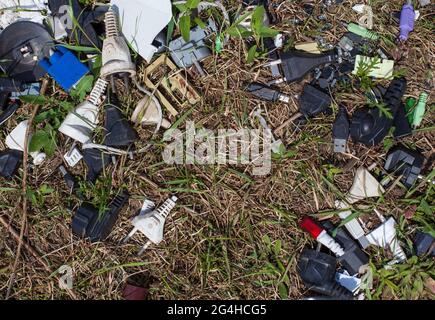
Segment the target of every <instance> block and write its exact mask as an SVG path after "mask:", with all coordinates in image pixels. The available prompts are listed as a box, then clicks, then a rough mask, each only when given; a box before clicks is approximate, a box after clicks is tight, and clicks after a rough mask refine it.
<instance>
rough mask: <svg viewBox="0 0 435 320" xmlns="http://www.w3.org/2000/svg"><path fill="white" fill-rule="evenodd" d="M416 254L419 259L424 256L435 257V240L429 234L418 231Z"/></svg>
mask: <svg viewBox="0 0 435 320" xmlns="http://www.w3.org/2000/svg"><path fill="white" fill-rule="evenodd" d="M413 242H414V249H415V254H416V255H417V256H419V257H421V256H424V255H431V256H432V257H433V256H435V239H434V238H433V237H432V236H431V235H430V234H429V233H424V232H421V231H417V232H416V233H415V236H414V241H413Z"/></svg>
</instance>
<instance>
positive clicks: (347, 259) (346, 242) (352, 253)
mask: <svg viewBox="0 0 435 320" xmlns="http://www.w3.org/2000/svg"><path fill="white" fill-rule="evenodd" d="M321 225H322V226H323V228H325V230H326V231H328V233H329V234H330V235H331V236H332V235H334V230H336V227H335V226H334V225H333V224H332V223H331V222H329V221H323V222H322V223H321ZM334 239H335V241H337V242H338V244H339V245H340V246H341V247H343V248H344V251H345V253H344V255H342V256H341V257H339V258H338V262H340V264H341V265H342V266H343V268H345V269H346V270H347V272H349V274H350V275H351V276H354V275H356V274H358V273H359V272H360V269H361V267H362V266H365V265H367V264H368V263H369V257H368V256H367V254H365V252H364V251H362V250H361V248H360V247H359V245H358V243H357V242H356V241H354V240H353V238H352V237H351V236H350V235H349V234H348V233H347V231H346V230H344V229H343V228H338V229H337V230H336V233H335V236H334Z"/></svg>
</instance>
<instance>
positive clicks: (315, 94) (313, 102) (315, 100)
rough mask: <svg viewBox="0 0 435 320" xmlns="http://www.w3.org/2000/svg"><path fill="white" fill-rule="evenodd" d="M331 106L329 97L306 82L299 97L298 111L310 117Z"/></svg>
mask: <svg viewBox="0 0 435 320" xmlns="http://www.w3.org/2000/svg"><path fill="white" fill-rule="evenodd" d="M330 106H331V97H330V96H329V95H328V94H326V93H325V92H323V91H322V90H319V89H317V88H316V87H314V86H312V85H310V84H307V85H306V86H305V87H304V89H303V91H302V94H301V96H300V98H299V111H300V112H301V113H302V114H303V115H304V116H305V117H306V118H312V117H314V116H316V115H318V114H320V113H322V112H325V111H327V110H328V109H329V108H330Z"/></svg>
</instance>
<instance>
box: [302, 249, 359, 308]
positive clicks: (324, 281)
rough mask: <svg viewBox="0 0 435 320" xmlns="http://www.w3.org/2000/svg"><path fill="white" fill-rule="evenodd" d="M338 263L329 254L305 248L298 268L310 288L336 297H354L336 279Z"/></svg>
mask: <svg viewBox="0 0 435 320" xmlns="http://www.w3.org/2000/svg"><path fill="white" fill-rule="evenodd" d="M336 264H337V262H336V259H335V258H334V257H332V256H330V255H328V254H325V253H322V252H318V251H314V250H309V249H304V250H303V251H302V254H301V256H300V257H299V262H298V265H297V269H298V273H299V275H300V277H301V278H302V280H303V281H304V283H305V285H306V286H307V287H308V288H309V290H312V291H315V292H318V293H321V294H324V295H327V296H330V297H334V298H336V299H346V300H347V299H353V296H352V293H351V292H349V291H348V290H347V289H346V288H344V287H342V286H341V285H340V284H339V283H337V282H336V281H335V269H336Z"/></svg>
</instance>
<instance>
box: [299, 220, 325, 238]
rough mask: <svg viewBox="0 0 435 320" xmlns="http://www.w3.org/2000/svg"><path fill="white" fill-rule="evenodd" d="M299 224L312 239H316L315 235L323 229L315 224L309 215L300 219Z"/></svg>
mask: <svg viewBox="0 0 435 320" xmlns="http://www.w3.org/2000/svg"><path fill="white" fill-rule="evenodd" d="M299 226H300V227H301V228H302V229H303V230H305V231H307V232H308V233H309V234H311V236H312V237H313V238H314V239H317V237H318V236H319V235H320V234H321V233H322V231H323V229H322V228H321V227H319V226H318V225H317V223H315V222H314V220H313V219H311V218H310V217H305V218H303V219H302V221H301V222H300V223H299Z"/></svg>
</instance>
